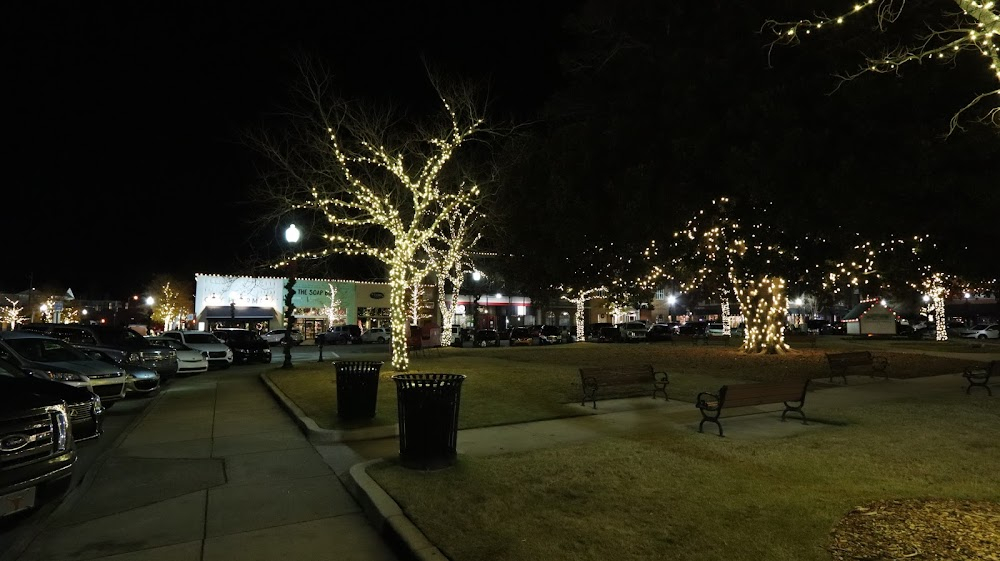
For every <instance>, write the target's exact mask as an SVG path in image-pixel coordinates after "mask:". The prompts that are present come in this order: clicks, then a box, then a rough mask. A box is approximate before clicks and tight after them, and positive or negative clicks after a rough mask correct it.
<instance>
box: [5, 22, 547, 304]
mask: <svg viewBox="0 0 1000 561" xmlns="http://www.w3.org/2000/svg"><path fill="white" fill-rule="evenodd" d="M418 4H422V3H403V5H404V6H406V7H400V6H397V5H396V4H395V3H384V2H362V3H351V4H347V3H341V2H324V3H314V4H303V5H302V6H300V7H296V4H294V3H285V2H282V3H270V4H269V5H267V6H264V5H260V4H255V3H249V2H227V3H208V2H205V3H202V2H198V3H195V2H191V3H184V4H181V3H170V4H169V7H168V5H167V4H162V5H160V4H158V3H145V2H140V3H135V2H129V3H125V2H112V3H97V4H91V3H77V2H74V3H70V2H44V3H23V4H22V5H19V6H17V7H11V6H12V5H11V6H6V7H5V8H4V12H5V13H4V17H3V19H4V20H5V24H4V27H5V31H4V33H5V35H6V41H5V44H6V45H7V47H6V49H5V51H6V53H5V55H6V60H5V64H4V68H5V72H6V77H5V83H6V84H7V88H6V89H7V91H8V92H12V93H13V99H11V98H8V102H7V109H8V113H7V120H8V123H13V126H9V127H8V131H9V143H8V146H10V148H9V149H8V152H7V169H8V171H9V172H11V171H12V173H11V175H10V178H9V180H8V185H7V187H6V188H5V189H4V191H5V196H4V202H5V205H4V207H5V208H6V209H7V212H6V214H7V217H6V219H7V220H6V221H7V222H8V235H9V236H10V237H9V238H8V240H9V241H12V242H13V243H7V244H5V250H4V254H5V255H4V265H3V267H2V269H0V292H2V291H16V290H21V289H23V288H25V287H27V286H28V276H29V274H33V277H34V285H35V286H36V287H39V286H42V285H48V284H51V285H53V286H64V287H71V288H73V290H74V292H75V293H76V294H77V295H78V296H85V295H90V297H94V298H99V297H102V295H103V294H104V293H108V294H109V295H110V296H117V295H120V294H131V293H132V292H134V291H136V290H141V288H142V287H143V286H145V283H146V282H147V281H148V277H149V276H150V274H152V273H174V274H178V275H192V274H193V273H194V272H199V271H204V272H227V267H228V266H230V264H233V265H235V263H237V262H238V261H239V257H240V255H246V254H247V253H248V252H249V250H250V249H251V248H249V247H248V245H250V243H251V242H248V235H249V232H250V231H251V230H252V229H253V226H251V225H249V224H248V220H249V219H250V218H251V217H249V216H247V214H249V213H250V212H251V210H250V206H249V205H247V204H246V199H247V192H248V190H249V188H250V186H251V185H253V184H254V183H255V182H256V181H257V180H258V177H259V176H258V174H257V172H256V171H255V163H256V157H257V156H256V154H255V153H254V152H253V151H252V150H250V149H248V148H247V147H246V146H245V145H244V142H243V140H244V138H245V135H244V133H245V131H247V130H251V129H256V128H259V127H260V126H261V123H262V121H264V120H265V119H266V116H267V115H269V114H274V113H276V112H277V111H279V110H280V109H281V108H282V107H283V106H284V105H285V104H286V103H287V102H288V99H289V93H288V92H289V88H290V86H291V85H293V84H294V82H295V80H296V78H297V74H296V72H297V71H296V70H295V66H294V64H293V62H292V61H293V60H294V59H295V58H296V57H297V56H300V55H307V56H311V57H315V58H317V59H318V60H321V61H322V63H323V64H324V65H326V66H327V67H329V68H330V69H331V70H332V71H333V73H334V77H335V79H336V80H337V82H338V83H337V88H338V90H339V91H343V92H344V93H345V95H346V96H353V97H358V98H366V99H368V98H375V99H382V100H390V99H391V100H392V101H393V102H395V103H410V102H411V101H410V100H412V99H413V98H414V97H416V98H418V99H420V103H426V101H427V95H428V91H427V80H426V74H425V71H424V63H423V62H422V57H423V59H426V60H428V61H430V62H431V63H433V64H437V65H442V66H443V67H445V68H446V69H447V70H448V71H449V72H456V73H460V74H462V75H464V76H468V77H469V78H470V79H477V80H488V81H489V82H490V83H491V84H493V86H491V89H492V90H493V91H491V96H492V97H493V99H494V101H495V106H496V107H498V108H500V110H503V111H507V112H515V113H520V114H528V113H530V112H531V111H532V110H533V109H532V108H533V107H534V106H537V105H538V104H539V103H540V102H541V100H542V99H543V98H544V95H545V93H546V91H547V89H548V88H549V86H548V84H547V83H546V82H547V80H549V79H550V77H554V76H555V75H556V74H557V73H556V72H555V52H556V50H555V48H554V42H555V41H556V33H557V31H558V27H559V22H560V20H561V19H562V16H561V15H560V11H564V10H563V4H564V3H561V2H545V3H542V4H545V6H543V7H537V6H536V7H533V8H531V9H528V8H525V7H523V6H527V3H523V4H521V7H519V6H518V3H505V4H504V5H503V6H500V7H496V8H493V10H494V11H493V12H492V13H490V14H488V15H487V14H486V13H484V11H482V10H477V9H475V8H472V9H470V8H469V7H467V6H472V5H474V4H478V3H471V4H469V3H462V6H463V8H462V9H461V10H459V9H456V8H454V7H446V5H445V4H427V5H426V6H418ZM157 6H159V7H157ZM175 6H176V7H175ZM305 6H308V7H305ZM319 6H322V7H319ZM14 240H16V241H14Z"/></svg>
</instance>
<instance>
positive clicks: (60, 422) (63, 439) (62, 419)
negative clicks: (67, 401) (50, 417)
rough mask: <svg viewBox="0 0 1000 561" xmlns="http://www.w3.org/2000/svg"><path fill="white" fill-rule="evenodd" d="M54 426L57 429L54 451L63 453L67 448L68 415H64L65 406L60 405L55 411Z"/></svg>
mask: <svg viewBox="0 0 1000 561" xmlns="http://www.w3.org/2000/svg"><path fill="white" fill-rule="evenodd" d="M56 425H57V426H58V427H59V428H58V429H57V431H56V432H57V434H58V436H57V439H56V451H57V452H64V451H66V449H67V448H68V447H69V433H70V428H69V415H67V414H66V406H65V405H60V406H59V409H58V410H56Z"/></svg>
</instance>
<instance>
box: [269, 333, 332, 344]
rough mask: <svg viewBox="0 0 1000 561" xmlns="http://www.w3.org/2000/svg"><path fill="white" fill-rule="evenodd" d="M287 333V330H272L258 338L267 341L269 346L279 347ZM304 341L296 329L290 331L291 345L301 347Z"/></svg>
mask: <svg viewBox="0 0 1000 561" xmlns="http://www.w3.org/2000/svg"><path fill="white" fill-rule="evenodd" d="M287 332H288V330H287V329H272V330H271V331H268V332H267V333H264V334H263V335H261V336H260V338H261V339H263V340H264V341H267V343H268V344H269V345H280V344H281V343H282V342H283V341H284V340H285V333H287ZM317 337H319V335H317ZM305 340H306V338H305V337H304V336H303V335H302V332H301V331H299V330H298V329H293V330H292V344H293V345H301V344H302V343H303V342H304V341H305ZM317 342H318V341H317Z"/></svg>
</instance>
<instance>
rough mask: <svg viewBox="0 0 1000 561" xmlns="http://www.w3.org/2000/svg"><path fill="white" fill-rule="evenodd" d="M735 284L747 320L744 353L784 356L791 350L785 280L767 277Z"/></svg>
mask: <svg viewBox="0 0 1000 561" xmlns="http://www.w3.org/2000/svg"><path fill="white" fill-rule="evenodd" d="M732 280H733V286H734V287H735V289H736V299H737V301H738V302H739V303H740V308H741V309H742V310H743V317H744V319H745V320H746V335H745V337H744V339H743V347H742V349H743V351H744V352H747V353H757V354H780V353H784V352H786V351H788V350H790V348H791V347H789V346H788V344H787V343H785V334H784V327H785V316H786V315H787V314H788V304H787V301H788V299H787V298H786V296H785V281H784V279H782V278H778V277H768V276H764V277H761V278H759V279H746V280H740V279H736V278H733V279H732Z"/></svg>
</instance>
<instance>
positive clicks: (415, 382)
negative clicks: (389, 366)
mask: <svg viewBox="0 0 1000 561" xmlns="http://www.w3.org/2000/svg"><path fill="white" fill-rule="evenodd" d="M392 379H393V380H394V381H395V382H396V385H397V386H448V385H452V384H461V383H462V381H463V380H465V374H440V373H420V374H393V376H392Z"/></svg>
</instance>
